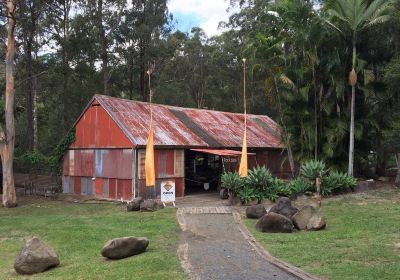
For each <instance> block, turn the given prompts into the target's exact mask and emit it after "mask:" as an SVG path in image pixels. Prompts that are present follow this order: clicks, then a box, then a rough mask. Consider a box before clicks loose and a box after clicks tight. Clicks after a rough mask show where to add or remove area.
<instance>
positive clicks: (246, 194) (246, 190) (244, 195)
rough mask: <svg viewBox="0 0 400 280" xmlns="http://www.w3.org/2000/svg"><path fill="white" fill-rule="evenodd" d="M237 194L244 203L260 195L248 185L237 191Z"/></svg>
mask: <svg viewBox="0 0 400 280" xmlns="http://www.w3.org/2000/svg"><path fill="white" fill-rule="evenodd" d="M237 195H238V197H239V199H240V201H241V202H242V203H243V204H247V203H249V202H251V201H253V200H255V199H258V198H259V195H258V194H257V193H256V190H255V189H254V188H252V187H251V186H248V185H245V186H244V187H242V188H241V189H240V190H239V192H238V193H237Z"/></svg>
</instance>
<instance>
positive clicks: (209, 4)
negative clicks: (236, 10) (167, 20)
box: [168, 0, 232, 36]
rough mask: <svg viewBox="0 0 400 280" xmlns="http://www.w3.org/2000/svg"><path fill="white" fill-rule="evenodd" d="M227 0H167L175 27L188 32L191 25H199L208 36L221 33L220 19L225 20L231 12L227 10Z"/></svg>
mask: <svg viewBox="0 0 400 280" xmlns="http://www.w3.org/2000/svg"><path fill="white" fill-rule="evenodd" d="M228 7H229V0H169V1H168V9H169V11H170V12H171V13H172V14H173V15H174V19H175V20H176V21H177V29H178V30H181V31H183V32H189V31H190V29H191V28H192V27H195V26H199V27H201V28H202V29H203V30H204V31H205V32H206V34H207V35H208V36H213V35H218V34H221V32H222V30H219V29H218V24H219V22H220V21H227V20H228V19H229V15H230V14H232V12H227V9H228Z"/></svg>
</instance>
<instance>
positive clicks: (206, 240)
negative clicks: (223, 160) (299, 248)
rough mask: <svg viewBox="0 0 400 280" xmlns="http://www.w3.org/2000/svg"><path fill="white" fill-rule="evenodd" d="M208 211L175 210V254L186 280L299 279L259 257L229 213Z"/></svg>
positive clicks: (260, 255) (261, 256)
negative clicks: (177, 241) (178, 234)
mask: <svg viewBox="0 0 400 280" xmlns="http://www.w3.org/2000/svg"><path fill="white" fill-rule="evenodd" d="M217 208H218V207H217ZM198 209H200V208H198ZM226 209H227V207H225V212H229V211H226ZM228 209H229V208H228ZM196 212H199V213H196ZM209 212H210V211H204V210H201V211H182V209H180V211H179V210H178V220H179V223H180V225H181V228H182V240H181V244H180V247H179V252H178V253H179V255H180V259H181V261H182V266H183V268H184V269H185V271H186V272H187V274H188V275H189V279H201V280H203V279H207V280H208V279H218V280H220V279H221V280H222V279H232V280H235V279H238V280H244V279H252V280H257V279H282V280H286V279H300V278H297V277H295V276H293V275H292V274H290V273H288V272H286V271H284V270H282V269H280V268H278V267H277V266H275V265H273V264H271V263H270V262H269V261H268V260H267V259H266V258H265V256H263V255H262V254H260V253H259V252H258V251H257V250H256V249H255V248H254V246H252V245H251V244H250V243H249V241H248V240H247V239H246V238H245V236H244V235H243V234H242V232H241V230H240V227H239V223H238V222H237V221H236V220H235V218H234V216H233V215H232V214H231V213H225V214H217V213H215V214H211V213H209ZM211 212H213V211H211ZM218 212H220V213H221V211H218ZM222 212H224V211H222ZM204 213H205V214H204Z"/></svg>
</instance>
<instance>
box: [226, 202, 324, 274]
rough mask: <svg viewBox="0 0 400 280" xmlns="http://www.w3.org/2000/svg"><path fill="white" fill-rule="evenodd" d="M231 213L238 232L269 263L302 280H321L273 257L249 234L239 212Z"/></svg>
mask: <svg viewBox="0 0 400 280" xmlns="http://www.w3.org/2000/svg"><path fill="white" fill-rule="evenodd" d="M232 214H233V218H234V219H235V221H236V222H237V224H238V226H239V229H240V232H241V233H242V235H243V237H244V238H245V239H246V240H247V242H248V243H249V244H250V245H251V246H252V247H253V248H254V249H255V250H256V251H257V253H258V254H260V255H261V256H262V257H264V258H265V259H266V260H267V261H268V262H269V263H271V264H273V265H275V266H276V267H278V268H280V269H282V270H284V271H286V272H287V273H289V274H292V275H293V276H295V277H297V278H299V279H302V280H321V278H318V277H316V276H313V275H311V274H308V273H306V272H304V271H303V270H301V269H299V268H297V267H295V266H293V265H290V264H288V263H286V262H284V261H281V260H279V259H277V258H275V257H273V256H272V255H271V254H270V253H269V252H268V251H266V250H265V249H264V247H263V246H262V245H261V244H260V243H258V241H257V240H256V239H255V238H254V237H253V235H252V234H251V232H250V231H249V230H248V229H247V227H246V226H245V225H244V224H243V222H242V218H241V216H240V214H239V212H237V211H236V210H234V211H232Z"/></svg>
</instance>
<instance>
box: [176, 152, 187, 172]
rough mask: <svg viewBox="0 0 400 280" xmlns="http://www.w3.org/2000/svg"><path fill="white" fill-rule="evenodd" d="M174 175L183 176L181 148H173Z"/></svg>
mask: <svg viewBox="0 0 400 280" xmlns="http://www.w3.org/2000/svg"><path fill="white" fill-rule="evenodd" d="M174 162H175V168H174V169H175V177H184V176H185V174H184V173H185V169H184V167H185V166H184V154H183V150H175V160H174Z"/></svg>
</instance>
